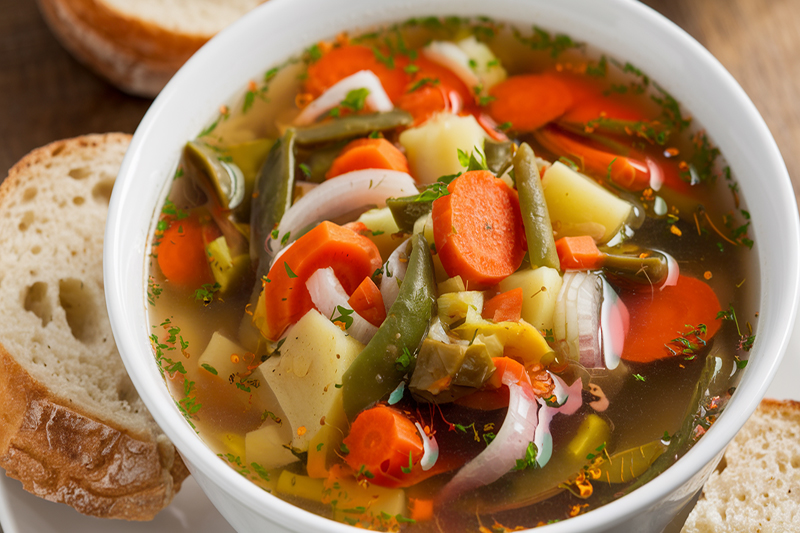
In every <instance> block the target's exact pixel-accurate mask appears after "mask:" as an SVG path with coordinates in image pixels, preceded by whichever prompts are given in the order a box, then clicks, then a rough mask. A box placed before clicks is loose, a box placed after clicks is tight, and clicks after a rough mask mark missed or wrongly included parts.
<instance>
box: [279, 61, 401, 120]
mask: <svg viewBox="0 0 800 533" xmlns="http://www.w3.org/2000/svg"><path fill="white" fill-rule="evenodd" d="M355 89H367V90H368V91H369V95H368V96H367V99H366V105H367V107H369V108H370V109H371V110H373V111H381V112H382V111H391V110H392V109H394V105H392V101H391V100H390V99H389V96H387V94H386V91H385V90H384V89H383V85H381V80H380V79H378V77H377V76H376V75H375V74H373V73H372V71H369V70H360V71H358V72H356V73H355V74H351V75H350V76H348V77H346V78H344V79H342V80H339V81H338V82H336V83H335V84H334V85H332V86H331V87H330V88H329V89H328V90H327V91H325V92H324V93H322V94H321V95H320V96H319V98H317V99H316V100H314V101H313V102H311V103H310V104H308V105H307V106H306V107H305V108H304V109H303V111H302V112H301V113H300V114H299V115H298V116H297V118H296V119H294V123H295V125H296V126H307V125H308V124H311V123H313V122H314V121H316V120H317V119H318V118H319V117H321V116H322V115H323V114H325V113H327V112H328V111H330V110H331V109H333V108H334V107H336V106H337V105H339V104H340V103H341V102H342V100H344V99H345V98H346V97H347V93H349V92H350V91H353V90H355Z"/></svg>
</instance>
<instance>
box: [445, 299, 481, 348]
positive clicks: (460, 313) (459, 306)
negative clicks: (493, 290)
mask: <svg viewBox="0 0 800 533" xmlns="http://www.w3.org/2000/svg"><path fill="white" fill-rule="evenodd" d="M436 306H437V308H438V314H439V320H441V321H442V323H443V324H446V325H448V326H452V325H453V324H457V323H459V322H462V321H464V322H465V323H467V324H473V323H477V322H482V321H483V319H482V318H481V312H482V311H483V293H482V292H480V291H463V292H448V293H446V294H442V295H441V296H439V298H438V299H437V300H436ZM470 338H471V337H470Z"/></svg>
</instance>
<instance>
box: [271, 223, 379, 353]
mask: <svg viewBox="0 0 800 533" xmlns="http://www.w3.org/2000/svg"><path fill="white" fill-rule="evenodd" d="M380 266H381V256H380V252H378V249H377V248H376V247H375V245H374V244H373V243H372V241H370V240H369V239H367V238H366V237H363V236H361V235H358V234H357V233H355V232H354V231H352V230H350V229H347V228H343V227H341V226H337V225H336V224H334V223H332V222H327V221H326V222H322V223H321V224H320V225H318V226H317V227H316V228H314V229H312V230H311V231H309V232H308V233H306V234H305V235H303V236H302V237H300V238H299V239H298V240H296V241H295V242H294V244H293V245H292V247H291V248H288V249H287V251H286V253H284V254H283V255H282V256H280V258H279V260H277V261H276V262H275V264H274V265H273V266H272V268H271V269H270V271H269V274H268V276H267V277H268V279H269V283H267V284H266V285H265V288H264V291H265V298H264V300H265V305H266V307H267V310H268V311H267V321H266V324H267V329H268V332H269V334H268V337H267V338H269V339H271V340H277V339H278V338H280V336H281V335H282V334H283V332H284V330H285V329H286V328H287V327H288V326H289V325H291V324H293V323H295V322H297V321H298V320H299V319H300V317H302V316H303V315H305V314H306V312H307V311H308V310H309V309H311V308H312V307H313V303H312V301H311V296H310V295H309V293H308V289H306V282H307V281H308V279H309V278H310V277H311V275H312V274H313V273H314V272H316V271H317V270H319V269H321V268H327V267H331V268H333V270H334V272H335V273H336V276H337V277H338V278H339V281H340V282H341V283H342V287H343V288H344V290H345V292H346V293H348V294H352V293H353V291H354V290H355V289H356V287H358V285H359V283H361V281H362V280H363V279H364V278H365V277H367V276H370V275H372V273H373V272H374V271H375V269H377V268H380Z"/></svg>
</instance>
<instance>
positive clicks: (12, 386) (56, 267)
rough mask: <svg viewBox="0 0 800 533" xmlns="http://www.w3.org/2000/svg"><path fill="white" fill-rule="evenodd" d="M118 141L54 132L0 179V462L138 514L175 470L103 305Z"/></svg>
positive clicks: (33, 481)
mask: <svg viewBox="0 0 800 533" xmlns="http://www.w3.org/2000/svg"><path fill="white" fill-rule="evenodd" d="M129 142H130V136H128V135H123V134H105V135H89V136H84V137H78V138H76V139H69V140H66V141H58V142H55V143H53V144H50V145H48V146H45V147H43V148H39V149H37V150H35V151H33V152H31V153H30V154H29V155H27V156H26V157H25V158H23V159H22V160H21V161H20V162H19V163H17V165H15V166H14V167H13V168H12V169H11V170H10V171H9V175H8V178H7V179H6V180H5V181H4V182H3V184H2V186H1V187H0V292H1V293H2V294H3V298H2V299H0V404H2V405H3V411H2V413H1V414H0V466H2V467H3V468H5V469H6V471H7V473H8V475H10V476H12V477H15V478H17V479H20V480H21V481H22V482H23V485H24V487H25V488H26V490H28V491H30V492H33V493H34V494H37V495H39V496H42V497H45V498H47V499H50V500H53V501H60V502H64V503H68V504H70V505H73V506H74V507H76V508H77V509H78V510H79V511H81V512H83V513H86V514H92V515H95V516H108V517H114V518H127V519H149V518H152V517H153V516H154V515H155V513H156V512H157V511H158V510H160V509H161V508H162V507H163V506H165V505H166V504H167V503H169V501H170V500H171V499H172V495H173V493H174V492H176V491H177V488H178V487H179V486H180V481H181V480H182V479H183V478H184V477H185V476H186V471H185V466H183V463H182V462H181V461H180V458H178V457H177V454H176V453H175V451H174V448H173V447H172V445H171V444H170V443H169V441H168V440H167V439H166V437H165V436H164V435H163V434H162V432H161V431H160V429H159V428H158V426H156V424H155V422H154V421H153V420H152V418H151V417H150V415H149V413H148V412H147V410H146V409H145V407H144V404H143V402H142V400H141V399H140V398H139V396H138V394H137V393H136V390H135V389H134V387H133V384H132V383H131V381H130V378H129V377H128V375H127V373H126V371H125V368H124V365H123V363H122V360H121V359H120V357H119V354H118V352H117V349H116V345H115V343H114V338H113V336H112V334H111V326H110V323H109V319H108V316H107V314H106V305H105V296H104V292H103V234H104V229H105V220H106V215H107V213H108V202H109V199H110V196H111V190H112V187H113V185H114V179H115V177H116V175H117V172H118V170H119V167H120V164H121V162H122V158H123V156H124V154H125V151H126V149H127V147H128V144H129ZM173 475H174V479H173Z"/></svg>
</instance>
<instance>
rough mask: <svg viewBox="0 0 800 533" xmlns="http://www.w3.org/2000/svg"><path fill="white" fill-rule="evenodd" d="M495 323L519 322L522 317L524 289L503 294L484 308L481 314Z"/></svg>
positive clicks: (519, 288) (487, 303)
mask: <svg viewBox="0 0 800 533" xmlns="http://www.w3.org/2000/svg"><path fill="white" fill-rule="evenodd" d="M481 315H482V316H483V318H485V319H486V320H492V321H494V322H517V321H519V319H520V316H521V315H522V288H521V287H517V288H516V289H511V290H510V291H507V292H501V293H500V294H498V295H497V296H495V297H494V298H492V299H491V300H489V301H488V302H486V304H485V305H484V306H483V311H482V313H481Z"/></svg>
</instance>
